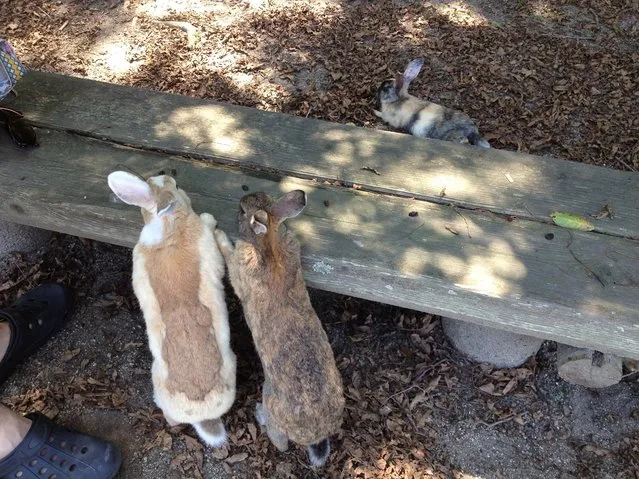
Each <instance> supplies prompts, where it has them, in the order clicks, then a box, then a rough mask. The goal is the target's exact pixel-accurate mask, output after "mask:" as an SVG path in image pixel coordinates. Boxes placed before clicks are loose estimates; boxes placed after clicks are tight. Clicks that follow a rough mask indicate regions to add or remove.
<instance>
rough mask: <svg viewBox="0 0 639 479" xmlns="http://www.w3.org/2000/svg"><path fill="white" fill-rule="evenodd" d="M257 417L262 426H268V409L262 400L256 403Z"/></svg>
mask: <svg viewBox="0 0 639 479" xmlns="http://www.w3.org/2000/svg"><path fill="white" fill-rule="evenodd" d="M255 419H256V420H257V423H258V424H259V425H260V426H266V411H265V410H264V405H263V404H262V403H261V402H258V403H257V404H255Z"/></svg>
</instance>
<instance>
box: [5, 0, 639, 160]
mask: <svg viewBox="0 0 639 479" xmlns="http://www.w3.org/2000/svg"><path fill="white" fill-rule="evenodd" d="M8 3H9V6H8V7H5V8H6V9H7V11H6V12H3V13H4V15H3V16H5V17H8V18H9V20H8V22H7V23H9V24H11V23H12V21H11V19H12V18H14V17H15V18H17V19H18V20H19V21H18V22H17V24H16V25H17V27H16V28H15V29H13V30H11V31H10V33H11V35H10V38H11V39H12V41H15V43H16V45H17V46H18V47H20V51H21V54H22V55H24V56H25V58H26V59H27V61H28V63H29V64H30V65H32V66H34V67H36V68H44V69H47V70H51V69H53V70H56V71H62V72H66V73H72V74H76V75H78V74H79V75H85V74H88V75H89V76H91V74H92V73H91V72H93V71H94V70H95V71H96V72H97V71H98V70H99V71H100V72H103V71H104V72H111V73H112V77H111V78H110V81H116V82H119V83H126V84H131V85H139V86H145V87H150V88H153V89H157V90H161V91H170V92H176V93H183V94H187V95H191V96H199V97H211V98H215V99H218V100H221V101H228V102H232V103H237V104H243V105H247V106H251V107H258V108H262V109H267V110H272V111H281V112H286V113H292V114H295V115H300V116H307V115H308V116H311V117H316V118H321V119H326V120H331V121H339V122H353V123H355V124H357V125H363V126H379V124H378V123H377V122H376V120H375V117H374V116H373V114H372V111H371V109H372V105H373V102H372V98H373V92H374V88H375V87H376V85H377V84H378V83H379V81H380V80H381V79H383V78H384V77H386V76H387V75H388V74H390V73H394V72H396V71H398V70H402V69H403V68H404V66H405V64H406V62H407V61H408V60H409V59H410V58H413V57H415V56H424V57H426V66H425V68H424V71H423V72H422V75H421V76H420V78H418V80H417V81H416V82H415V84H414V93H415V94H417V95H419V96H422V97H425V98H428V99H430V100H433V101H436V102H439V103H442V104H444V105H447V106H450V107H455V108H459V109H462V110H464V111H466V112H467V113H469V114H470V115H471V116H472V117H474V118H475V119H476V120H477V121H478V124H479V125H480V129H481V130H482V131H483V132H485V133H486V134H487V135H488V137H489V138H491V139H492V141H493V143H494V144H495V146H497V147H500V148H508V149H519V150H523V151H530V152H534V153H537V154H546V153H550V154H554V155H557V156H561V157H566V158H568V159H573V160H576V161H586V162H592V163H598V164H605V165H608V166H613V167H616V168H619V169H633V168H634V169H636V168H637V167H638V165H639V159H638V155H639V150H638V149H637V148H639V146H637V145H638V143H637V131H638V129H639V126H638V125H637V124H636V122H635V121H634V119H633V118H634V115H633V112H634V111H636V110H637V101H638V100H637V99H636V96H635V95H634V94H633V92H634V91H635V90H636V89H637V85H636V81H637V80H636V79H637V78H639V72H638V71H637V68H639V67H637V65H639V61H637V55H639V53H638V51H639V47H638V42H639V39H638V38H639V37H638V35H639V33H638V32H639V27H637V25H638V18H637V14H636V12H635V11H633V9H632V5H631V2H624V1H621V0H620V1H618V2H612V3H610V4H608V3H606V4H602V3H601V2H595V1H589V2H585V3H584V4H583V5H579V6H571V5H548V4H547V3H545V2H537V1H530V2H519V3H517V4H513V5H510V4H509V5H506V6H504V5H497V4H493V3H491V2H488V1H483V0H482V1H475V2H465V1H459V2H445V3H435V4H428V3H425V2H406V3H402V2H392V1H390V0H388V1H381V2H349V1H343V2H337V1H335V2H304V1H302V2H294V3H293V4H289V2H286V3H279V2H278V1H271V2H270V3H269V2H267V3H265V4H264V6H265V8H261V9H250V8H249V6H248V4H247V3H246V2H239V1H238V2H228V3H227V2H224V3H220V2H206V1H198V2H192V5H188V4H187V3H185V2H179V1H178V2H174V5H172V6H171V5H168V4H166V5H165V4H164V3H163V2H160V3H158V4H157V5H155V6H154V5H153V2H144V1H131V2H113V5H111V4H109V5H108V6H106V7H109V6H110V7H112V8H111V9H108V8H105V5H102V3H100V2H97V3H96V2H90V1H83V2H80V1H76V2H68V3H63V4H62V5H61V6H58V7H55V8H54V7H50V6H48V5H45V4H43V5H40V4H39V3H38V2H30V3H29V4H27V3H26V2H24V5H21V4H19V3H20V2H8ZM14 4H15V5H14ZM9 7H12V10H11V13H9ZM36 7H38V8H36ZM21 9H27V10H28V11H29V12H32V11H34V12H36V13H37V15H38V16H35V15H33V14H30V15H27V14H26V11H25V14H24V15H20V14H19V12H20V11H21ZM41 10H44V12H45V13H42V12H41ZM87 12H88V13H87ZM46 15H49V17H47V16H46ZM87 15H88V18H87ZM92 17H95V19H94V20H93V21H91V18H92ZM47 18H49V19H50V20H44V19H47ZM54 18H55V20H56V23H55V26H54V25H53V24H54V21H53V19H54ZM112 18H115V19H116V20H117V21H111V22H109V19H112ZM156 19H161V20H165V19H169V20H187V21H189V22H191V23H192V24H193V25H194V26H195V27H197V28H198V30H199V31H200V33H201V41H200V42H199V43H198V44H197V46H195V47H188V46H187V39H186V35H185V34H184V33H183V32H181V31H180V30H179V29H177V28H171V27H169V26H167V25H165V24H161V23H160V24H159V23H157V22H155V20H156ZM65 20H69V22H68V25H66V27H65V28H64V29H60V27H61V25H62V24H63V23H64V22H65ZM43 23H44V24H47V25H48V23H51V24H52V25H51V26H47V31H46V38H47V40H48V42H49V43H50V44H51V45H63V44H64V43H65V42H71V44H72V45H74V48H73V50H75V51H81V49H88V50H89V51H94V55H93V57H91V58H89V60H88V61H87V59H86V58H81V57H79V56H78V55H75V54H71V53H67V52H66V50H64V49H63V48H62V47H60V48H59V50H60V51H56V50H54V49H51V48H50V47H48V46H45V45H44V44H43V42H44V38H45V33H44V32H43V31H41V30H42V28H43V27H42V24H43ZM100 23H102V24H104V26H103V27H101V26H100ZM109 45H111V46H109ZM63 52H64V53H63ZM111 57H113V62H115V63H114V64H113V66H109V65H111V64H110V63H109V61H111V60H109V58H111ZM120 57H122V58H121V60H122V61H124V63H126V64H127V65H128V67H126V68H124V67H123V69H122V70H121V71H119V70H118V68H119V67H118V66H117V65H116V63H117V60H118V58H120ZM105 62H106V63H105ZM96 65H98V66H99V65H106V66H108V68H107V69H104V68H102V69H101V70H100V69H99V68H98V69H97V70H96V68H97V67H96ZM100 75H102V73H100ZM101 78H102V77H101ZM220 78H222V79H223V80H224V81H219V79H220ZM107 79H109V78H107ZM228 84H232V85H233V86H234V88H233V89H231V90H229V89H228V88H227V85H228Z"/></svg>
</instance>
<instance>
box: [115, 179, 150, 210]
mask: <svg viewBox="0 0 639 479" xmlns="http://www.w3.org/2000/svg"><path fill="white" fill-rule="evenodd" d="M107 181H108V183H109V188H111V190H112V191H113V193H115V195H116V196H117V197H118V198H120V199H121V200H122V201H124V202H125V203H127V204H129V205H135V206H139V207H140V208H144V209H145V210H149V211H152V210H154V209H155V201H154V200H153V194H152V192H151V188H150V187H149V185H148V184H147V183H146V182H145V181H143V180H141V179H140V178H138V177H137V176H135V175H132V174H131V173H127V172H126V171H114V172H113V173H111V174H110V175H109V176H108V178H107Z"/></svg>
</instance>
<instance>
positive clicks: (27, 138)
mask: <svg viewBox="0 0 639 479" xmlns="http://www.w3.org/2000/svg"><path fill="white" fill-rule="evenodd" d="M0 117H1V118H3V119H4V124H5V126H6V127H7V131H8V132H9V136H10V137H11V139H12V140H13V142H14V143H15V144H16V146H18V147H19V148H26V147H28V146H40V145H38V140H37V138H36V132H35V130H34V129H33V127H31V126H30V125H28V124H27V123H26V122H25V121H24V115H23V114H22V112H19V111H18V110H12V109H11V108H5V107H0Z"/></svg>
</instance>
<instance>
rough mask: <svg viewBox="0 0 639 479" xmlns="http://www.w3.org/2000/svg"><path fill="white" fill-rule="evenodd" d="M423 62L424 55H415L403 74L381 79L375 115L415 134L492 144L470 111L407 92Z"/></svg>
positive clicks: (448, 139) (472, 143)
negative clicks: (419, 56) (483, 136)
mask: <svg viewBox="0 0 639 479" xmlns="http://www.w3.org/2000/svg"><path fill="white" fill-rule="evenodd" d="M423 64H424V60H423V59H422V58H418V59H415V60H413V61H411V62H410V63H409V64H408V66H407V67H406V71H405V72H404V74H403V75H400V74H397V75H396V77H395V79H394V80H393V79H388V80H384V81H383V82H382V83H381V85H380V86H379V88H377V95H376V97H377V98H376V100H377V104H376V109H375V115H377V116H378V117H379V118H381V119H382V120H383V121H385V122H386V123H388V124H389V125H391V126H392V127H394V128H398V129H401V130H404V131H406V132H407V133H410V134H411V135H414V136H419V137H423V138H434V139H437V140H445V141H452V142H454V143H462V144H471V145H475V146H479V147H482V148H490V143H488V141H486V140H485V139H484V138H482V136H481V135H480V134H479V130H478V129H477V125H475V123H474V122H473V120H472V119H471V118H470V117H469V116H468V115H466V114H465V113H462V112H460V111H457V110H453V109H452V108H447V107H445V106H441V105H437V104H436V103H432V102H429V101H425V100H420V99H419V98H417V97H414V96H413V95H411V94H410V93H408V87H409V86H410V82H411V81H413V80H414V79H415V78H416V77H417V75H418V74H419V71H420V70H421V68H422V66H423Z"/></svg>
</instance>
